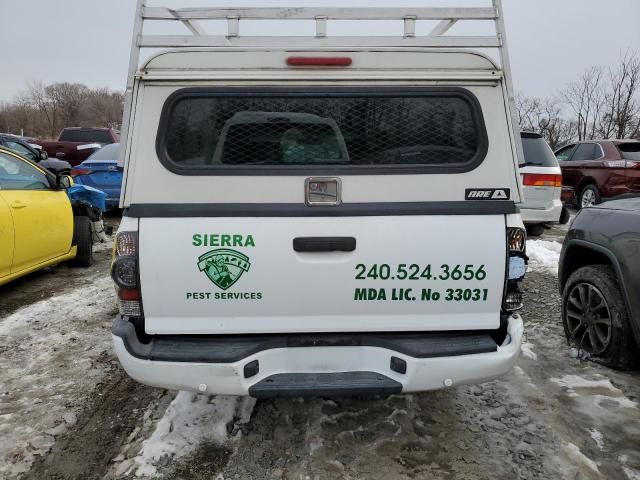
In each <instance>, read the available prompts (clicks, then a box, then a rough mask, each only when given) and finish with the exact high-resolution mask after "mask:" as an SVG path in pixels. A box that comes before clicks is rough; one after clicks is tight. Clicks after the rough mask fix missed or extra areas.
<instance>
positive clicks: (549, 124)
mask: <svg viewBox="0 0 640 480" xmlns="http://www.w3.org/2000/svg"><path fill="white" fill-rule="evenodd" d="M516 109H517V111H518V117H519V120H520V128H521V129H522V130H524V131H528V132H534V133H539V134H541V135H542V136H543V137H544V138H545V139H546V140H547V142H548V143H549V145H550V146H551V148H552V149H554V150H555V149H557V148H559V147H561V146H563V145H565V144H566V143H569V142H570V141H571V140H573V138H574V137H575V135H576V132H577V125H576V124H575V123H574V122H571V121H570V120H567V119H565V118H563V116H562V108H561V102H560V101H559V100H558V99H555V98H547V99H540V98H537V97H527V96H525V95H522V94H519V95H518V96H517V97H516Z"/></svg>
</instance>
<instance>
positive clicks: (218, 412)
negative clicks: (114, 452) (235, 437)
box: [134, 391, 255, 478]
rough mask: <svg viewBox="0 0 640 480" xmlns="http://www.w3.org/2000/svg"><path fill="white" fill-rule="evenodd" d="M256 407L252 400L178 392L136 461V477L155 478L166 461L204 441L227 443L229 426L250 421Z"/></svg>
mask: <svg viewBox="0 0 640 480" xmlns="http://www.w3.org/2000/svg"><path fill="white" fill-rule="evenodd" d="M254 405H255V400H254V399H250V398H243V397H232V396H224V395H219V396H209V395H202V394H197V393H192V392H185V391H181V392H178V394H177V395H176V398H175V399H174V400H173V402H171V405H169V407H168V408H167V410H166V412H165V414H164V416H163V417H162V418H161V419H160V420H159V421H158V424H157V426H156V429H155V431H154V432H153V434H152V435H151V437H149V438H148V439H147V440H145V441H144V443H143V444H142V450H141V452H140V454H139V455H138V456H137V457H136V458H135V459H134V460H135V475H136V476H138V477H154V478H155V476H156V475H157V468H156V467H157V465H158V463H159V462H160V461H161V460H162V459H164V458H166V457H171V458H174V459H175V458H180V457H182V456H184V455H187V454H189V453H192V452H193V451H194V450H195V449H196V448H197V447H198V446H199V445H201V444H202V443H204V442H215V443H218V444H223V443H225V442H226V441H227V440H228V431H227V425H228V424H229V423H231V422H232V421H233V420H234V419H235V418H238V419H239V421H240V422H241V423H246V422H247V421H249V418H250V416H251V411H252V410H253V406H254Z"/></svg>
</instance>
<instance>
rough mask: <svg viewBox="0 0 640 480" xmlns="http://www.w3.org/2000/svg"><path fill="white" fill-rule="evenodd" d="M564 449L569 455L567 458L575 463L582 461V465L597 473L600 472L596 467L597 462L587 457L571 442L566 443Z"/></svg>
mask: <svg viewBox="0 0 640 480" xmlns="http://www.w3.org/2000/svg"><path fill="white" fill-rule="evenodd" d="M564 449H565V451H566V452H567V455H569V458H571V460H573V461H574V462H576V463H582V464H583V465H585V466H586V467H588V468H589V469H590V470H592V471H594V472H595V473H598V474H599V473H600V470H599V469H598V464H597V463H596V462H594V461H593V460H591V459H590V458H589V457H587V456H586V455H585V454H584V453H582V452H581V451H580V449H579V448H578V447H577V446H576V445H574V444H573V443H567V444H566V445H565V446H564Z"/></svg>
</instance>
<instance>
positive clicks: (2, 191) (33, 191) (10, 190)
mask: <svg viewBox="0 0 640 480" xmlns="http://www.w3.org/2000/svg"><path fill="white" fill-rule="evenodd" d="M71 184H72V180H71V178H70V177H68V176H66V175H58V176H57V177H56V176H54V175H53V174H51V173H50V172H47V171H46V170H45V169H43V168H40V167H39V166H38V165H36V164H35V163H32V162H30V161H28V160H26V159H25V158H23V157H21V156H20V155H18V154H16V153H14V152H12V151H11V150H8V149H6V148H2V147H0V232H1V233H2V234H0V285H2V284H5V283H7V282H9V281H11V280H14V279H16V278H18V277H20V276H22V275H26V274H28V273H31V272H33V271H35V270H40V269H41V268H44V267H47V266H49V265H53V264H56V263H59V262H63V261H66V260H70V261H72V262H73V263H74V264H75V265H77V266H83V267H84V266H89V265H91V264H92V263H93V236H92V230H91V220H90V219H89V218H88V217H86V216H84V215H78V214H77V213H74V207H72V205H71V201H70V200H69V197H68V196H67V193H66V191H65V190H66V189H67V188H69V187H70V186H71Z"/></svg>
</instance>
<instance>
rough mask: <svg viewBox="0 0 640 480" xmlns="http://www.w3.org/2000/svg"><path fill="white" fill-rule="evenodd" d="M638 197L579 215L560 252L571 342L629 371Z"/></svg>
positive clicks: (637, 273) (638, 322) (635, 325)
mask: <svg viewBox="0 0 640 480" xmlns="http://www.w3.org/2000/svg"><path fill="white" fill-rule="evenodd" d="M639 251H640V195H638V196H636V197H635V198H625V199H621V200H612V201H609V202H606V203H603V204H602V205H599V206H597V207H595V208H585V209H584V210H581V211H580V212H578V215H576V217H575V219H574V221H573V222H572V224H571V227H570V228H569V231H568V233H567V236H566V238H565V241H564V245H563V246H562V252H561V254H560V266H559V272H558V275H559V276H558V280H559V284H560V292H561V294H562V320H563V323H564V327H565V332H566V334H567V338H568V339H569V341H570V342H571V343H572V344H573V345H575V346H576V347H577V348H579V349H581V350H582V351H584V352H586V353H588V354H590V355H592V356H593V357H595V358H596V359H597V360H598V361H600V362H602V363H603V364H605V365H608V366H610V367H614V368H620V369H628V368H630V367H632V366H633V365H634V363H635V361H636V360H637V359H638V353H639V349H638V346H639V345H640V296H638V292H639V291H640V255H638V252H639Z"/></svg>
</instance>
